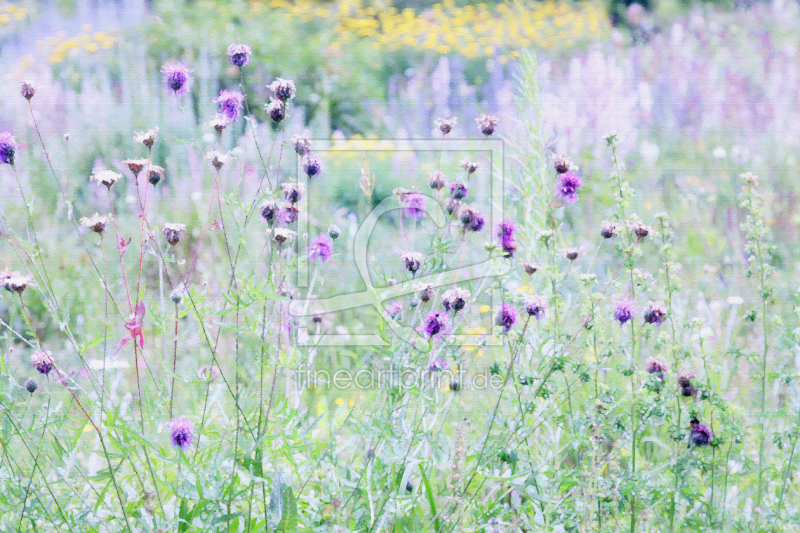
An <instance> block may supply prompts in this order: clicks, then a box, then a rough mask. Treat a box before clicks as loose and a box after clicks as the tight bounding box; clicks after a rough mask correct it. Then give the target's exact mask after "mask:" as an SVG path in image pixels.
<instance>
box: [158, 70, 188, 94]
mask: <svg viewBox="0 0 800 533" xmlns="http://www.w3.org/2000/svg"><path fill="white" fill-rule="evenodd" d="M161 72H162V73H164V75H165V78H166V80H167V86H168V87H169V88H170V90H171V91H172V92H174V93H175V94H176V95H178V96H183V95H184V94H186V93H188V92H189V89H191V87H192V81H193V79H192V76H191V75H190V73H191V72H192V71H191V70H189V67H187V66H186V65H184V64H183V63H173V62H170V63H166V64H165V65H164V66H162V67H161Z"/></svg>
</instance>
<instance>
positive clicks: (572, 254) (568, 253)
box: [564, 248, 580, 261]
mask: <svg viewBox="0 0 800 533" xmlns="http://www.w3.org/2000/svg"><path fill="white" fill-rule="evenodd" d="M579 255H580V252H579V251H578V249H577V248H567V249H566V250H564V257H566V258H567V259H569V260H570V261H575V260H576V259H577V258H578V256H579Z"/></svg>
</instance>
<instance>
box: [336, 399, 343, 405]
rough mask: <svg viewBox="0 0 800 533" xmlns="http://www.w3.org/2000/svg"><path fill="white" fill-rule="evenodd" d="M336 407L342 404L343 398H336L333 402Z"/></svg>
mask: <svg viewBox="0 0 800 533" xmlns="http://www.w3.org/2000/svg"><path fill="white" fill-rule="evenodd" d="M334 403H335V404H336V405H342V404H343V403H344V398H336V401H335V402H334Z"/></svg>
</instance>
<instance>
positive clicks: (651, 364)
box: [647, 357, 669, 381]
mask: <svg viewBox="0 0 800 533" xmlns="http://www.w3.org/2000/svg"><path fill="white" fill-rule="evenodd" d="M668 370H669V365H668V364H667V362H666V361H662V360H661V359H655V358H653V357H651V358H650V359H648V360H647V373H648V374H656V375H657V377H658V379H660V380H661V381H663V380H664V372H666V371H668Z"/></svg>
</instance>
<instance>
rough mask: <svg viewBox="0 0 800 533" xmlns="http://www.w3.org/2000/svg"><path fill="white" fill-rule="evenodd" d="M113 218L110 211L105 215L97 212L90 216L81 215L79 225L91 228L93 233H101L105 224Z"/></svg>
mask: <svg viewBox="0 0 800 533" xmlns="http://www.w3.org/2000/svg"><path fill="white" fill-rule="evenodd" d="M112 218H114V217H113V216H112V215H111V213H109V214H107V215H101V214H99V213H95V214H94V215H92V216H90V217H88V218H87V217H82V218H81V225H82V226H84V227H86V228H89V229H91V230H92V231H93V232H95V233H99V234H101V235H102V234H103V232H104V231H105V229H106V224H108V222H109V221H110V220H111V219H112Z"/></svg>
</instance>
